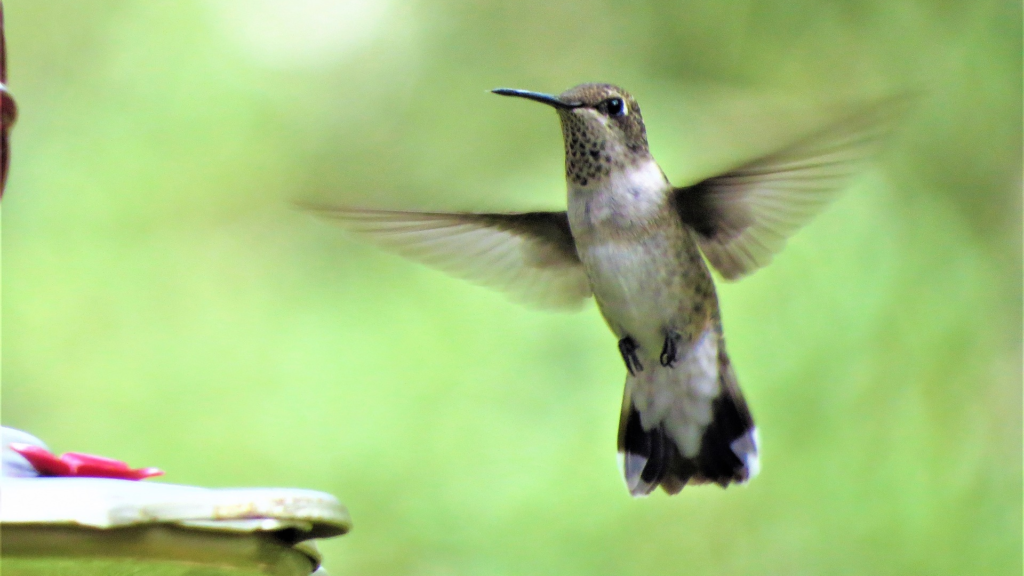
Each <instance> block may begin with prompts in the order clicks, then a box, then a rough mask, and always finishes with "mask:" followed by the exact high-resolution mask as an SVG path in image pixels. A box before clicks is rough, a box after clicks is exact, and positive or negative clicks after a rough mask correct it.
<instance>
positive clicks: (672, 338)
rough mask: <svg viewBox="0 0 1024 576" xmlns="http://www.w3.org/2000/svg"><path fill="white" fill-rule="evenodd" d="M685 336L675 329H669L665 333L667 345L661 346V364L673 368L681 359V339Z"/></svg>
mask: <svg viewBox="0 0 1024 576" xmlns="http://www.w3.org/2000/svg"><path fill="white" fill-rule="evenodd" d="M682 339H683V337H682V336H681V335H680V334H679V333H678V332H676V331H675V330H669V331H668V332H666V333H665V345H664V346H663V347H662V348H661V357H660V358H659V360H661V365H662V366H666V367H668V368H671V367H672V365H673V364H675V362H676V360H678V359H679V341H680V340H682Z"/></svg>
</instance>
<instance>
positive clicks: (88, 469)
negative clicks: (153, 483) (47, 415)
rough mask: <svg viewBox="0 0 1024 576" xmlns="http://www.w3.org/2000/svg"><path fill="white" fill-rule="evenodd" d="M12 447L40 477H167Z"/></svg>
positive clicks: (85, 457)
mask: <svg viewBox="0 0 1024 576" xmlns="http://www.w3.org/2000/svg"><path fill="white" fill-rule="evenodd" d="M10 446H11V450H14V451H15V452H17V453H18V454H21V455H22V457H24V458H25V460H28V463H29V464H31V465H32V467H33V468H35V469H36V472H39V475H40V476H78V477H87V478H120V479H122V480H142V479H144V478H149V477H151V476H161V475H162V474H163V473H164V471H163V470H160V469H159V468H129V467H128V464H126V463H124V462H122V461H120V460H114V459H113V458H104V457H103V456H93V455H92V454H82V453H80V452H67V453H65V454H63V455H62V456H60V457H59V458H58V457H57V456H54V455H53V453H52V452H50V451H49V450H47V449H45V448H41V447H39V446H33V445H32V444H18V443H11V444H10Z"/></svg>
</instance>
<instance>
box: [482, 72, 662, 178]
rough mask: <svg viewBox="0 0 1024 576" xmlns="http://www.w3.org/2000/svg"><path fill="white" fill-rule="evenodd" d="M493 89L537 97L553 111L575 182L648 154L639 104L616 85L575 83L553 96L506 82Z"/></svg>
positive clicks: (602, 174) (568, 173)
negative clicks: (519, 87)
mask: <svg viewBox="0 0 1024 576" xmlns="http://www.w3.org/2000/svg"><path fill="white" fill-rule="evenodd" d="M492 92H494V93H495V94H501V95H502V96H515V97H518V98H526V99H528V100H533V101H535V102H541V103H543V104H547V105H549V106H551V107H553V108H554V109H555V110H556V111H557V112H558V116H559V118H560V119H561V120H562V136H563V138H564V140H565V174H566V178H568V179H569V180H570V181H571V182H573V183H574V184H576V185H577V186H582V187H587V186H593V185H594V184H595V183H596V182H600V181H601V180H603V179H605V178H608V176H609V175H610V174H612V173H613V172H616V171H620V170H625V169H627V168H629V167H631V166H634V165H636V164H639V163H640V162H643V161H646V160H649V159H650V151H649V150H648V148H647V130H646V128H644V120H643V117H642V116H641V115H640V106H639V105H638V104H637V103H636V99H635V98H633V96H632V95H631V94H630V93H629V92H626V91H625V90H623V89H622V88H619V87H618V86H613V85H612V84H580V85H579V86H575V87H573V88H570V89H568V90H566V91H565V92H562V93H561V94H559V95H558V96H552V95H550V94H542V93H540V92H530V91H528V90H514V89H511V88H497V89H495V90H492Z"/></svg>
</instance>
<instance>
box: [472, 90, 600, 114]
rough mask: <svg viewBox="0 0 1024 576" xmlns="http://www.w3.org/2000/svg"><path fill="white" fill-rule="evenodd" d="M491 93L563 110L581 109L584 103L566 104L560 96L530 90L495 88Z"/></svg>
mask: <svg viewBox="0 0 1024 576" xmlns="http://www.w3.org/2000/svg"><path fill="white" fill-rule="evenodd" d="M491 92H494V93H495V94H500V95H502V96H515V97H517V98H526V99H527V100H533V101H534V102H540V103H542V104H547V105H548V106H554V107H555V108H562V109H563V110H572V109H573V108H579V107H580V106H582V105H583V103H582V102H566V101H564V100H562V99H561V98H559V97H558V96H552V95H551V94H543V93H541V92H530V91H529V90H516V89H515V88H495V89H494V90H491Z"/></svg>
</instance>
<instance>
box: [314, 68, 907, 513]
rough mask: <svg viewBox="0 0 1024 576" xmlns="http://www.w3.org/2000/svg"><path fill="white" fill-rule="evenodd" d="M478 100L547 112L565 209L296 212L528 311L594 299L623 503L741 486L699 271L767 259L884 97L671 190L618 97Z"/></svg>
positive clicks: (626, 102)
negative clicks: (329, 221)
mask: <svg viewBox="0 0 1024 576" xmlns="http://www.w3.org/2000/svg"><path fill="white" fill-rule="evenodd" d="M492 92H494V93H495V94H499V95H502V96H510V97H515V98H521V99H526V100H532V101H534V102H539V103H541V104H545V105H547V106H550V107H551V108H553V109H554V110H555V112H557V114H558V117H559V120H560V121H561V127H562V136H563V142H564V145H565V177H566V184H567V196H568V202H567V204H568V209H567V210H565V211H560V212H518V213H514V212H510V213H449V212H409V211H388V210H375V209H361V208H346V207H334V206H315V205H314V206H308V207H309V208H311V209H312V210H314V211H315V212H318V213H319V214H321V215H323V216H326V217H330V218H335V219H337V220H339V221H340V222H341V223H343V224H344V225H346V226H347V227H348V228H349V229H351V230H353V231H355V232H357V233H361V234H364V235H366V236H368V237H369V238H371V239H372V240H375V241H376V242H377V243H379V244H380V245H382V246H384V247H386V248H390V249H391V250H393V251H395V252H397V253H399V254H401V255H404V256H406V257H408V258H411V259H414V260H419V261H421V262H423V263H425V264H427V265H431V266H433V267H436V268H438V269H440V270H442V271H446V272H448V273H450V274H452V275H455V276H459V277H462V278H464V279H467V280H470V281H475V282H477V283H479V284H483V285H485V286H489V287H492V288H496V289H499V290H502V291H504V292H506V293H507V294H509V295H510V296H511V297H513V299H516V300H519V301H521V302H524V303H526V304H529V305H534V306H539V307H547V308H577V307H579V306H580V305H582V304H583V303H584V302H585V301H586V300H587V299H589V298H591V297H593V298H594V300H595V301H596V303H597V307H598V309H599V310H600V312H601V314H602V316H603V317H604V319H605V321H606V322H607V324H608V326H609V328H610V329H611V331H612V332H613V333H614V335H615V338H616V339H617V340H618V352H619V354H620V355H621V357H622V361H623V363H624V364H625V368H626V384H625V391H624V394H623V400H622V408H621V415H620V421H619V430H618V452H619V457H620V458H619V461H620V467H621V469H622V473H623V476H624V479H625V483H626V486H627V488H628V489H629V492H630V494H631V495H633V496H643V495H647V494H650V493H651V492H652V491H653V490H655V489H656V488H658V487H659V486H660V487H661V488H662V489H663V490H664V491H665V492H667V493H669V494H676V493H678V492H679V491H680V490H682V488H683V487H684V486H686V485H687V484H701V483H716V484H718V485H720V486H722V487H726V486H728V485H729V484H731V483H734V482H735V483H744V482H746V481H748V480H749V479H751V478H753V477H754V476H755V475H756V474H757V473H758V469H759V461H758V435H757V429H756V427H755V426H754V420H753V418H752V417H751V413H750V409H749V408H748V407H747V403H746V401H745V400H744V398H743V394H742V392H741V391H740V387H739V384H738V382H737V379H736V373H735V371H734V369H733V366H732V363H731V361H730V358H729V354H728V353H727V350H726V345H725V336H724V333H723V329H722V318H721V311H720V308H719V303H718V297H717V295H716V292H715V283H714V280H713V278H712V275H711V271H710V269H709V264H710V268H713V269H714V270H716V271H717V272H718V274H720V275H721V276H722V278H724V279H725V280H735V279H737V278H740V277H742V276H744V275H746V274H749V273H751V272H753V271H755V270H757V269H758V268H761V267H762V266H764V265H766V264H768V262H769V261H770V260H771V259H772V256H773V255H774V254H776V253H777V252H778V251H779V250H780V249H781V248H782V247H783V245H784V243H785V241H786V238H787V237H788V236H790V235H791V234H792V233H793V232H795V231H796V230H797V229H798V228H800V227H801V226H802V225H803V224H805V223H806V222H807V221H808V220H810V219H811V218H812V217H813V216H814V215H815V214H817V213H819V212H820V211H821V210H822V209H823V208H824V207H825V206H826V204H827V203H828V202H829V201H830V200H831V199H833V198H834V197H835V196H836V194H837V193H838V191H839V190H841V189H842V188H843V186H844V185H845V184H846V182H847V181H848V180H849V178H850V177H851V176H852V175H853V174H854V173H855V172H856V171H857V169H858V167H859V165H860V164H861V161H862V160H864V159H866V158H867V157H868V156H870V155H871V154H872V153H873V152H874V151H875V149H876V147H877V144H878V142H879V140H880V139H881V137H882V136H883V135H884V133H885V132H886V131H887V126H888V125H889V124H890V123H889V122H888V120H889V119H890V118H891V116H892V113H891V112H892V109H893V106H892V105H891V103H889V102H886V101H879V102H876V103H874V104H872V105H869V106H864V107H861V108H860V109H857V110H855V111H853V112H852V113H850V114H846V115H843V116H842V117H840V118H839V119H838V120H837V121H835V122H833V123H832V124H830V125H827V126H825V127H824V128H823V129H820V130H817V131H813V132H811V133H809V134H807V135H806V136H804V137H803V138H798V139H794V141H792V142H790V143H788V144H787V145H785V146H781V147H779V148H778V149H776V150H775V151H773V152H771V153H768V154H766V155H763V156H761V157H759V158H754V159H751V160H749V161H746V162H742V163H738V164H737V165H736V166H735V167H734V168H732V169H730V170H726V171H724V172H722V173H719V174H715V175H712V176H710V177H707V178H704V179H702V180H699V181H697V182H694V183H691V184H688V185H684V186H674V185H673V184H672V183H671V182H670V181H669V179H668V178H667V177H666V176H665V173H664V172H663V171H662V169H661V168H660V167H659V165H658V164H657V162H655V160H654V158H653V156H652V155H651V152H650V149H649V147H648V143H647V132H646V127H645V126H644V121H643V117H642V116H641V113H640V106H639V104H637V101H636V99H635V98H634V97H633V96H632V95H631V94H630V93H629V92H627V91H625V90H623V89H622V88H620V87H618V86H615V85H612V84H581V85H579V86H576V87H574V88H571V89H569V90H567V91H565V92H563V93H561V94H559V95H557V96H555V95H550V94H544V93H539V92H531V91H527V90H516V89H510V88H497V89H495V90H492Z"/></svg>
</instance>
